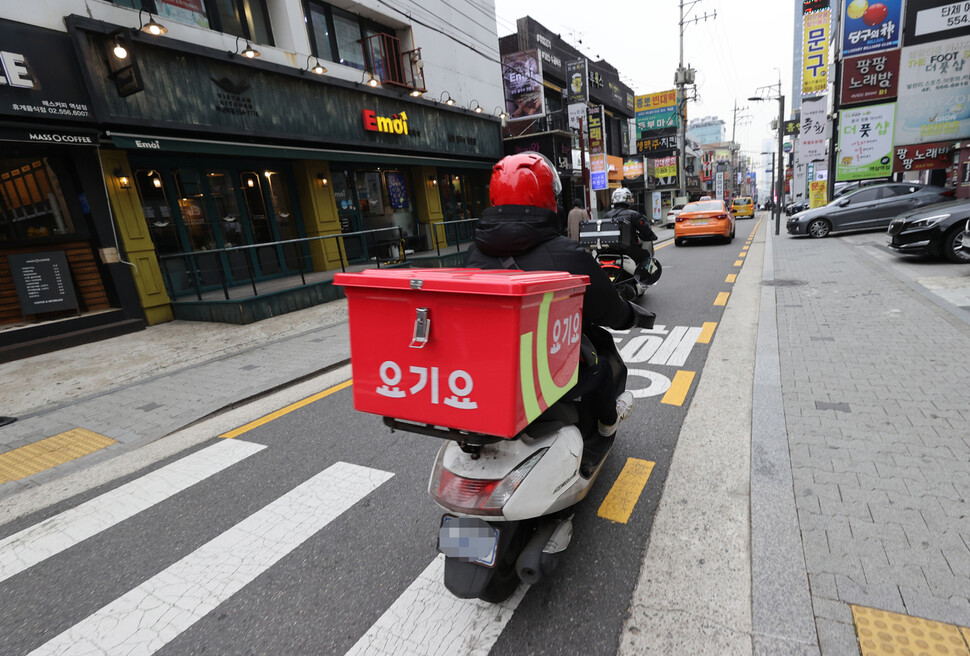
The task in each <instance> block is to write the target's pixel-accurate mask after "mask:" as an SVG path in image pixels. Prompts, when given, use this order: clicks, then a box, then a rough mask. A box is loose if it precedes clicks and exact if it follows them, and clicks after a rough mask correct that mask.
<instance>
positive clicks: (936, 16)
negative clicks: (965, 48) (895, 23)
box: [903, 0, 970, 46]
mask: <svg viewBox="0 0 970 656" xmlns="http://www.w3.org/2000/svg"><path fill="white" fill-rule="evenodd" d="M905 27H906V29H905V32H906V38H905V39H904V40H903V45H904V46H916V45H919V44H921V43H929V42H931V41H939V40H941V39H952V38H953V37H955V36H965V35H968V34H970V2H967V0H961V1H960V2H954V0H909V1H908V2H907V3H906V24H905Z"/></svg>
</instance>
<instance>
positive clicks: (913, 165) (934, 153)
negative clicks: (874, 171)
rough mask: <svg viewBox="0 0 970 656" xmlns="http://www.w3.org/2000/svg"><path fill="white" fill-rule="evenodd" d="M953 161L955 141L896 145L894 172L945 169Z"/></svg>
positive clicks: (894, 149) (894, 150)
mask: <svg viewBox="0 0 970 656" xmlns="http://www.w3.org/2000/svg"><path fill="white" fill-rule="evenodd" d="M952 161H953V142H952V141H942V142H936V143H925V144H917V145H915V146H896V147H895V148H893V173H904V172H905V171H924V170H926V169H945V168H946V167H948V166H949V165H950V164H951V163H952Z"/></svg>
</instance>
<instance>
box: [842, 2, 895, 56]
mask: <svg viewBox="0 0 970 656" xmlns="http://www.w3.org/2000/svg"><path fill="white" fill-rule="evenodd" d="M902 16H903V0H880V2H874V3H869V2H868V1H867V0H851V2H846V3H845V5H844V7H843V9H842V57H843V58H845V57H850V56H852V55H862V54H866V53H870V52H878V51H880V50H890V49H892V48H897V47H899V37H900V34H901V32H902Z"/></svg>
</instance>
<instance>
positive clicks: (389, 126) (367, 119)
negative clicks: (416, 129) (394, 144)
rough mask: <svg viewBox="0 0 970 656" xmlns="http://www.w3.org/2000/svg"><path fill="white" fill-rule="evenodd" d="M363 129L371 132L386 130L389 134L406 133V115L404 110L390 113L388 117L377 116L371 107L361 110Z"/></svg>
mask: <svg viewBox="0 0 970 656" xmlns="http://www.w3.org/2000/svg"><path fill="white" fill-rule="evenodd" d="M362 113H363V116H364V129H365V130H370V131H371V132H388V133H390V134H407V133H408V115H407V114H406V113H405V112H401V113H400V114H392V115H391V116H390V117H389V118H388V117H386V116H378V115H377V112H375V111H374V110H373V109H365V110H363V112H362Z"/></svg>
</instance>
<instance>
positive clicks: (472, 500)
mask: <svg viewBox="0 0 970 656" xmlns="http://www.w3.org/2000/svg"><path fill="white" fill-rule="evenodd" d="M548 450H549V449H548V448H543V449H539V450H538V451H536V452H535V453H533V454H532V455H531V456H529V457H528V458H526V459H525V460H524V461H522V462H520V463H519V464H518V466H517V467H516V468H515V469H513V470H512V471H510V472H509V473H508V474H506V476H505V477H504V478H501V479H498V480H495V479H482V478H465V477H464V476H459V475H458V474H456V473H454V472H453V471H450V470H449V469H446V468H445V466H444V461H443V455H444V449H442V451H441V452H439V454H438V459H437V460H436V461H435V466H434V470H432V472H431V482H430V485H428V492H429V493H430V494H431V496H432V498H434V500H435V501H436V502H437V503H439V504H440V505H442V506H444V507H445V508H448V509H449V510H454V511H455V512H460V513H465V514H468V515H501V514H502V509H503V508H504V507H505V504H506V503H508V500H509V499H511V498H512V494H513V493H514V492H515V491H516V490H517V489H518V488H519V485H521V484H522V481H523V480H525V477H526V476H527V475H528V474H529V472H531V471H532V468H533V467H535V466H536V463H538V462H539V460H540V459H541V458H542V456H543V455H544V454H545V453H546V451H548Z"/></svg>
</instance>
